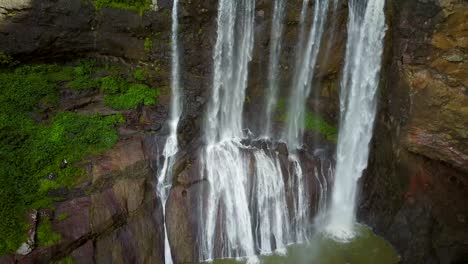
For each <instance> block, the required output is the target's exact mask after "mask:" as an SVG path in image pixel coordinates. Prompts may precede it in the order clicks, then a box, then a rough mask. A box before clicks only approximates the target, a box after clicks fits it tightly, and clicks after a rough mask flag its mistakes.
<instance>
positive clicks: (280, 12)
mask: <svg viewBox="0 0 468 264" xmlns="http://www.w3.org/2000/svg"><path fill="white" fill-rule="evenodd" d="M284 11H285V0H275V3H274V7H273V18H272V22H271V32H270V42H271V44H270V55H269V64H268V94H267V97H266V104H265V118H266V124H265V128H264V131H263V134H264V136H265V137H270V138H271V137H272V133H271V118H272V116H271V115H272V110H273V107H274V106H275V105H276V103H277V100H278V98H277V97H278V74H279V71H278V70H279V57H280V53H281V36H282V34H283V28H284V26H283V19H284V13H285V12H284Z"/></svg>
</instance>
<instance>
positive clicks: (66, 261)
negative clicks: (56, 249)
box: [53, 256, 75, 264]
mask: <svg viewBox="0 0 468 264" xmlns="http://www.w3.org/2000/svg"><path fill="white" fill-rule="evenodd" d="M73 263H75V262H74V261H73V258H72V257H71V256H68V257H65V258H63V259H61V260H59V261H56V262H53V264H73Z"/></svg>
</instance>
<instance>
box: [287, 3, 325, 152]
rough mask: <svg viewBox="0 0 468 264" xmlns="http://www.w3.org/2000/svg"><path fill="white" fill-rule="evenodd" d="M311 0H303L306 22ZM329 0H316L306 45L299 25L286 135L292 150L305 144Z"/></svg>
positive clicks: (302, 18) (303, 18) (301, 19)
mask: <svg viewBox="0 0 468 264" xmlns="http://www.w3.org/2000/svg"><path fill="white" fill-rule="evenodd" d="M308 2H309V1H308V0H304V2H303V7H302V11H301V18H300V22H301V23H305V17H306V13H307V5H308ZM328 6H329V0H317V1H315V5H314V16H313V21H312V26H311V29H310V32H309V37H308V41H307V43H306V45H304V43H303V42H304V36H303V34H304V28H303V25H301V26H300V32H299V34H300V35H299V41H298V49H297V50H298V52H300V55H298V56H296V59H297V61H296V68H295V71H296V73H295V76H294V80H293V87H292V94H291V96H290V98H289V104H288V119H287V124H286V129H285V131H284V135H283V138H284V140H285V141H286V143H287V144H288V146H289V147H290V148H291V149H294V148H300V147H302V141H303V135H304V118H305V109H306V100H307V98H308V97H309V94H310V91H311V85H312V79H313V76H314V73H315V64H316V62H317V57H318V54H319V51H320V44H321V41H322V35H323V31H324V28H325V24H326V20H327V15H328Z"/></svg>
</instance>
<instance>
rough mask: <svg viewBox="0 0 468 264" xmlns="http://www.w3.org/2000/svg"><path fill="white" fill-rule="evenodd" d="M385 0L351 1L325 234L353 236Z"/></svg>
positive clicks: (366, 155) (373, 102)
mask: <svg viewBox="0 0 468 264" xmlns="http://www.w3.org/2000/svg"><path fill="white" fill-rule="evenodd" d="M384 4H385V0H367V1H361V0H350V1H349V18H348V40H347V46H346V60H345V66H344V69H343V77H342V82H341V89H340V114H341V120H340V129H339V137H338V146H337V165H336V174H335V181H334V186H333V193H332V203H331V208H330V211H329V222H328V224H327V226H326V232H327V233H328V234H329V235H331V236H333V237H334V238H336V239H339V240H344V241H346V240H349V239H351V238H352V237H353V236H354V235H355V232H354V226H355V218H356V216H355V214H356V195H357V183H358V180H359V178H360V177H361V175H362V172H363V170H364V169H365V168H366V167H367V162H368V158H369V142H370V140H371V138H372V130H373V125H374V119H375V115H376V104H377V98H376V92H377V88H378V86H379V78H380V76H379V73H380V68H381V62H382V51H383V38H384V36H385V30H386V26H385V15H384Z"/></svg>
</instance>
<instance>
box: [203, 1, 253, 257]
mask: <svg viewBox="0 0 468 264" xmlns="http://www.w3.org/2000/svg"><path fill="white" fill-rule="evenodd" d="M254 17H255V0H239V1H232V0H220V1H219V7H218V19H217V40H216V45H215V48H214V55H213V60H214V75H213V84H212V85H213V88H212V89H213V90H212V96H211V101H210V103H209V106H208V112H207V119H206V123H205V143H206V144H207V146H206V149H205V151H204V153H203V158H204V160H203V163H204V164H203V165H204V166H202V167H203V168H202V173H203V174H205V173H206V176H205V177H206V178H207V179H208V181H209V184H210V187H209V190H208V201H207V204H206V205H205V206H204V208H202V212H203V213H202V214H201V219H200V223H202V224H201V225H202V226H201V232H200V236H201V238H200V240H201V245H200V258H201V260H202V261H204V260H211V259H214V258H215V257H218V258H219V257H248V258H250V261H251V262H257V261H258V259H257V257H255V253H256V252H255V248H254V237H253V234H252V230H251V226H252V224H251V218H250V211H249V203H248V195H247V191H248V190H247V180H248V177H247V173H246V172H247V162H246V159H245V157H244V156H243V155H242V152H241V146H242V145H241V143H240V139H241V138H242V136H243V132H242V112H243V111H242V110H243V106H244V100H245V90H246V88H247V78H248V64H249V62H250V60H251V59H252V50H253V44H254V34H253V29H254ZM219 214H221V215H222V216H223V217H224V221H223V227H222V233H223V238H221V239H219V238H216V237H215V236H216V232H215V231H216V225H217V218H218V216H219ZM217 240H221V241H217ZM220 243H221V244H222V245H219V246H220V247H221V248H222V249H219V250H218V252H216V254H217V255H215V246H216V245H217V244H220ZM219 251H221V252H219Z"/></svg>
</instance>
